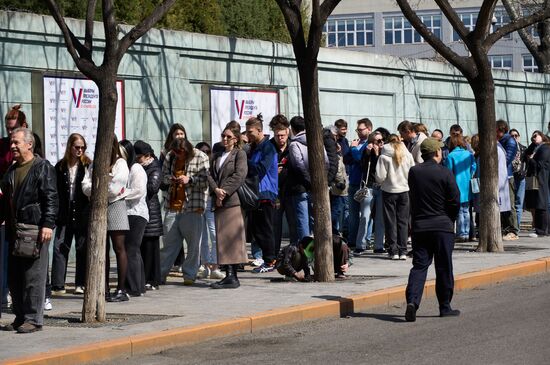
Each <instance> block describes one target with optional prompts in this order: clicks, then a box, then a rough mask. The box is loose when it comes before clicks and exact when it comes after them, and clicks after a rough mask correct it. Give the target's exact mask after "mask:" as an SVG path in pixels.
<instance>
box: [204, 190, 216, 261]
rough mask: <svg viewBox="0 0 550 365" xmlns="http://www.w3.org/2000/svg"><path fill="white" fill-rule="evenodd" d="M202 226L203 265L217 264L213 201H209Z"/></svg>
mask: <svg viewBox="0 0 550 365" xmlns="http://www.w3.org/2000/svg"><path fill="white" fill-rule="evenodd" d="M202 224H203V226H202V234H201V263H202V264H217V263H218V257H217V253H216V223H215V221H214V212H213V211H212V199H208V203H207V206H206V210H205V211H204V214H203V216H202ZM208 238H210V240H208Z"/></svg>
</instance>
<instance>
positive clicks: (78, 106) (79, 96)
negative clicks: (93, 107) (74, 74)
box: [71, 87, 83, 108]
mask: <svg viewBox="0 0 550 365" xmlns="http://www.w3.org/2000/svg"><path fill="white" fill-rule="evenodd" d="M71 91H72V92H73V101H74V103H75V104H76V107H77V108H80V102H81V101H82V91H83V90H82V89H80V90H79V91H78V97H77V96H76V94H75V92H74V87H72V88H71Z"/></svg>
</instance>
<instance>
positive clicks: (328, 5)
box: [320, 0, 341, 25]
mask: <svg viewBox="0 0 550 365" xmlns="http://www.w3.org/2000/svg"><path fill="white" fill-rule="evenodd" d="M340 1H341V0H325V1H323V3H322V4H321V6H320V8H321V10H320V13H321V18H320V20H321V25H324V24H325V23H326V22H327V19H328V17H329V16H330V14H332V11H333V10H334V9H335V8H336V6H338V4H340Z"/></svg>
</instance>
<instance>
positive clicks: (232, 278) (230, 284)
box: [210, 265, 241, 289]
mask: <svg viewBox="0 0 550 365" xmlns="http://www.w3.org/2000/svg"><path fill="white" fill-rule="evenodd" d="M235 266H236V265H226V269H225V278H224V279H222V280H221V281H218V282H217V283H214V284H212V285H210V287H211V288H212V289H236V288H238V287H239V286H240V285H241V284H240V283H239V279H237V270H235V269H236V267H235Z"/></svg>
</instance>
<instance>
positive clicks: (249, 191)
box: [237, 176, 260, 211]
mask: <svg viewBox="0 0 550 365" xmlns="http://www.w3.org/2000/svg"><path fill="white" fill-rule="evenodd" d="M259 185H260V184H259V181H258V177H257V176H249V177H247V178H246V179H245V180H244V183H243V184H242V185H241V186H239V188H238V189H237V194H238V195H239V201H240V202H241V208H242V209H243V210H245V211H248V210H255V209H258V207H259V206H260V192H259Z"/></svg>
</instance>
